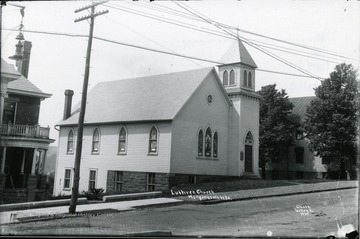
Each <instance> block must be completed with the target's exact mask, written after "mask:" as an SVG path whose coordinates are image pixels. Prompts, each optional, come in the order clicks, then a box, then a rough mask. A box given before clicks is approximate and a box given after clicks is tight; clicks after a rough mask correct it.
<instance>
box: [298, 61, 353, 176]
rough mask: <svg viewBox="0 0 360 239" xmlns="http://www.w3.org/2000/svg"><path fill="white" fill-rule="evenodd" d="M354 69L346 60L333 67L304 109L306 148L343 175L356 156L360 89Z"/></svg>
mask: <svg viewBox="0 0 360 239" xmlns="http://www.w3.org/2000/svg"><path fill="white" fill-rule="evenodd" d="M356 78H357V72H356V71H355V70H354V68H353V66H352V65H351V64H350V65H347V64H345V63H343V64H339V65H337V66H336V67H335V71H333V72H332V73H330V78H328V79H326V80H324V81H322V82H321V85H320V86H318V87H317V88H315V95H316V98H315V99H314V100H312V101H311V103H310V105H309V106H308V108H307V112H306V118H305V123H304V132H305V137H306V138H308V139H309V141H310V143H309V149H310V150H311V151H312V152H314V154H315V155H316V156H319V157H321V158H323V159H326V160H327V161H329V162H331V163H335V165H337V166H338V167H339V168H340V170H339V172H340V174H339V177H340V178H342V179H344V178H346V171H350V170H351V164H352V162H355V157H356V140H357V137H356V136H357V135H356V134H357V114H358V109H359V104H358V102H359V90H358V82H357V81H356Z"/></svg>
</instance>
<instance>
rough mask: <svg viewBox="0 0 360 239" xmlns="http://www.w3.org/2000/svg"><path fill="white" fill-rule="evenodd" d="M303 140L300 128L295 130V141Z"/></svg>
mask: <svg viewBox="0 0 360 239" xmlns="http://www.w3.org/2000/svg"><path fill="white" fill-rule="evenodd" d="M303 138H304V134H303V132H302V130H301V128H300V127H298V128H296V139H297V140H301V139H303Z"/></svg>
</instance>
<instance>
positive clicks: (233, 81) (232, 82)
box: [230, 70, 235, 85]
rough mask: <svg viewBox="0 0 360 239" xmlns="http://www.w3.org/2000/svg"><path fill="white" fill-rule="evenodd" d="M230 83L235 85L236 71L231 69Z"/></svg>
mask: <svg viewBox="0 0 360 239" xmlns="http://www.w3.org/2000/svg"><path fill="white" fill-rule="evenodd" d="M230 85H235V71H234V70H231V71H230Z"/></svg>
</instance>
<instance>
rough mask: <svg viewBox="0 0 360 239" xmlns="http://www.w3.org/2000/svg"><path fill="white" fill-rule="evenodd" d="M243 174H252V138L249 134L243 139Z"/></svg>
mask: <svg viewBox="0 0 360 239" xmlns="http://www.w3.org/2000/svg"><path fill="white" fill-rule="evenodd" d="M245 172H249V173H252V172H253V137H252V134H251V133H250V132H248V133H247V135H246V138H245Z"/></svg>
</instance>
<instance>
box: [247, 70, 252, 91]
mask: <svg viewBox="0 0 360 239" xmlns="http://www.w3.org/2000/svg"><path fill="white" fill-rule="evenodd" d="M247 86H248V87H252V77H251V72H250V71H249V76H248V84H247Z"/></svg>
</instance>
